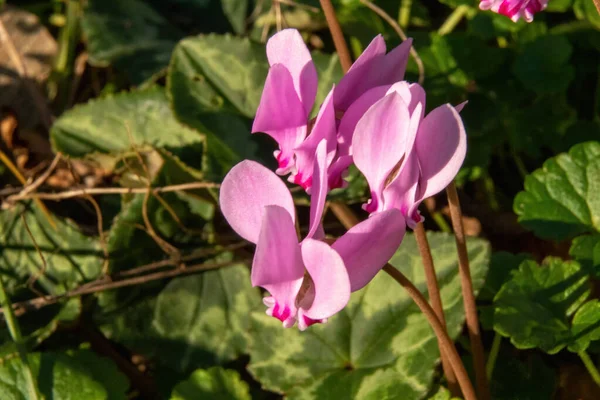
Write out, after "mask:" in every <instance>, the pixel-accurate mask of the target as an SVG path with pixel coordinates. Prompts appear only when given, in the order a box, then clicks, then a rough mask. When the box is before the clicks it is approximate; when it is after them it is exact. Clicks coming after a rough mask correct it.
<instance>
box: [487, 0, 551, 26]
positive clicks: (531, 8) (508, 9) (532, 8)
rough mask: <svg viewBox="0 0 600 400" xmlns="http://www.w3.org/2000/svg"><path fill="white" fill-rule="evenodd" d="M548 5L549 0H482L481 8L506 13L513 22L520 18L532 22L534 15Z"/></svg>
mask: <svg viewBox="0 0 600 400" xmlns="http://www.w3.org/2000/svg"><path fill="white" fill-rule="evenodd" d="M547 5H548V0H481V2H480V3H479V8H480V9H482V10H492V11H493V12H495V13H498V14H502V15H506V16H507V17H509V18H510V19H512V20H513V22H517V21H518V20H519V18H524V19H525V21H527V22H531V21H533V15H534V14H535V13H537V12H540V11H542V10H544V9H545V8H546V6H547Z"/></svg>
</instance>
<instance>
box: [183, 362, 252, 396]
mask: <svg viewBox="0 0 600 400" xmlns="http://www.w3.org/2000/svg"><path fill="white" fill-rule="evenodd" d="M197 399H220V400H221V399H222V400H250V399H251V397H250V392H249V388H248V384H247V383H246V382H244V381H243V380H242V379H241V378H240V375H239V374H238V373H237V372H235V371H232V370H229V369H223V368H221V367H212V368H209V369H198V370H196V371H194V372H193V373H192V375H191V376H190V377H189V379H188V380H186V381H184V382H181V383H178V384H177V386H175V389H173V394H172V395H171V400H197Z"/></svg>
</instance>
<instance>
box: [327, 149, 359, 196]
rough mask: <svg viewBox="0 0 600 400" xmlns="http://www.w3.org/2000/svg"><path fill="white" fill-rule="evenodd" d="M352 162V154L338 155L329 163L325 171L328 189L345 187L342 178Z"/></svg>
mask: <svg viewBox="0 0 600 400" xmlns="http://www.w3.org/2000/svg"><path fill="white" fill-rule="evenodd" d="M352 162H353V159H352V156H340V157H338V158H337V159H336V160H335V161H334V162H333V163H332V164H331V166H330V167H329V170H328V171H327V175H328V181H329V190H333V189H338V188H343V187H346V184H347V182H346V181H345V180H344V178H345V177H346V173H347V171H348V167H350V165H352Z"/></svg>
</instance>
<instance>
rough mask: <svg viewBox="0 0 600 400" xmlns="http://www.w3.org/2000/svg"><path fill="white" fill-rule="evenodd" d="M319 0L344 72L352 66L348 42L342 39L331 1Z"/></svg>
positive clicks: (342, 35)
mask: <svg viewBox="0 0 600 400" xmlns="http://www.w3.org/2000/svg"><path fill="white" fill-rule="evenodd" d="M320 2H321V8H322V9H323V13H324V14H325V19H326V20H327V25H328V26H329V31H330V32H331V37H332V38H333V44H334V46H335V51H336V52H337V54H338V56H339V57H340V64H342V69H343V70H344V73H346V72H347V71H348V70H349V69H350V66H352V58H351V57H350V51H349V50H348V44H347V43H346V39H344V34H343V33H342V28H341V27H340V23H339V22H338V20H337V17H336V16H335V9H334V8H333V5H332V4H331V1H330V0H320Z"/></svg>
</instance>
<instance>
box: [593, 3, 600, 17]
mask: <svg viewBox="0 0 600 400" xmlns="http://www.w3.org/2000/svg"><path fill="white" fill-rule="evenodd" d="M593 1H594V5H595V6H596V11H598V14H600V0H593Z"/></svg>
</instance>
